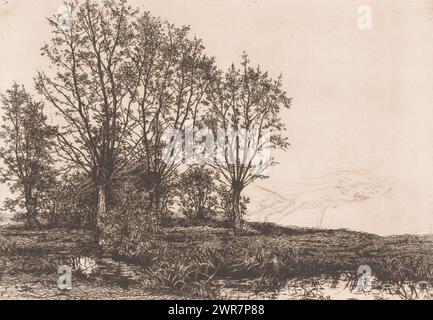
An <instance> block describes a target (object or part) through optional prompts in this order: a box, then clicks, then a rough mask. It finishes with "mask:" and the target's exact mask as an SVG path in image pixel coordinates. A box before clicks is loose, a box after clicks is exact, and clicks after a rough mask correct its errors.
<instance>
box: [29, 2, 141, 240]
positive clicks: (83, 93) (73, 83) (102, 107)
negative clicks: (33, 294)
mask: <svg viewBox="0 0 433 320" xmlns="http://www.w3.org/2000/svg"><path fill="white" fill-rule="evenodd" d="M68 5H69V8H70V12H69V14H70V19H69V25H68V27H67V28H65V26H64V25H63V24H61V23H59V20H58V17H56V16H54V17H52V18H49V19H48V21H49V23H50V25H51V27H52V35H53V36H52V39H51V42H50V43H49V44H46V45H45V46H44V47H43V48H42V55H45V56H47V57H48V60H49V62H50V63H51V67H52V70H54V73H52V72H50V71H47V73H45V72H39V73H38V76H37V78H36V87H37V89H38V90H39V92H40V93H41V94H43V96H44V97H45V98H46V99H47V100H48V101H49V102H50V105H51V106H52V107H53V108H54V110H55V111H57V112H56V114H57V115H58V117H59V118H58V120H57V121H58V123H59V125H58V126H57V130H56V137H57V141H58V144H57V145H58V149H57V151H58V154H59V155H60V157H61V158H62V159H64V160H66V162H67V163H69V164H70V166H71V167H73V168H75V169H79V170H82V171H84V172H86V173H87V175H88V176H89V177H90V179H91V180H92V181H93V184H94V186H95V187H96V188H97V194H98V205H97V210H96V212H95V217H94V225H95V227H96V231H97V234H98V235H101V232H102V231H103V219H104V216H105V215H106V214H107V205H108V204H109V201H108V200H109V192H110V187H111V184H112V180H113V179H114V178H115V177H116V175H118V174H119V173H120V172H121V171H122V169H123V168H124V167H125V166H126V165H127V164H128V162H129V161H130V160H131V159H132V158H133V155H134V150H135V146H134V145H131V144H130V143H128V142H127V138H128V136H129V135H130V134H131V131H132V130H133V127H132V124H131V121H130V120H131V115H132V110H131V104H132V103H133V102H134V101H135V100H136V97H135V94H134V91H133V90H132V91H131V88H130V87H129V86H130V85H131V81H130V80H129V79H130V77H131V74H130V71H131V68H130V66H131V64H132V63H133V61H132V60H131V57H130V56H129V55H127V54H126V52H127V51H128V48H129V47H130V46H131V43H132V41H131V40H132V39H133V37H134V33H133V25H132V23H131V20H132V19H133V18H134V17H135V15H136V14H137V11H136V10H133V9H132V8H131V7H130V6H127V4H126V2H125V1H114V0H110V1H104V2H103V3H102V4H98V3H96V2H94V1H90V0H86V1H84V2H74V3H69V4H68Z"/></svg>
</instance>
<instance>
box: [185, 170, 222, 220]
mask: <svg viewBox="0 0 433 320" xmlns="http://www.w3.org/2000/svg"><path fill="white" fill-rule="evenodd" d="M215 190H216V184H215V175H214V173H213V171H212V170H210V169H209V168H206V167H204V166H193V167H191V168H190V169H189V170H187V171H186V172H185V173H183V174H182V175H181V176H180V181H179V187H178V196H179V204H180V207H181V210H182V213H183V214H184V215H185V216H187V217H188V218H199V219H205V218H207V217H209V216H210V215H211V214H212V213H214V212H215V210H216V206H217V204H218V199H217V196H216V193H215Z"/></svg>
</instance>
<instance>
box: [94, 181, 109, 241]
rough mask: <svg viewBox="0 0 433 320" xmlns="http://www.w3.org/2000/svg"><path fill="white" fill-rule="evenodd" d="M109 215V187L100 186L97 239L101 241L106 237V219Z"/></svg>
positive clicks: (96, 217)
mask: <svg viewBox="0 0 433 320" xmlns="http://www.w3.org/2000/svg"><path fill="white" fill-rule="evenodd" d="M106 215H107V187H106V186H105V185H100V186H98V205H97V207H96V216H95V222H96V240H97V241H98V242H101V240H103V238H104V219H105V217H106Z"/></svg>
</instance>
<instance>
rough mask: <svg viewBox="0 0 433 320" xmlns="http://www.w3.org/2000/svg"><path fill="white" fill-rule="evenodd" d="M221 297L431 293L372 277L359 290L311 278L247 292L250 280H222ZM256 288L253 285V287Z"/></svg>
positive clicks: (391, 296) (411, 295) (377, 296)
mask: <svg viewBox="0 0 433 320" xmlns="http://www.w3.org/2000/svg"><path fill="white" fill-rule="evenodd" d="M220 285H222V286H223V287H222V290H221V291H222V292H221V294H222V296H223V297H224V298H230V299H253V300H256V299H272V300H297V299H314V300H400V299H431V298H432V291H431V290H430V289H431V288H428V287H427V286H426V285H425V284H424V283H422V282H421V283H417V284H413V283H410V282H407V283H402V284H393V285H390V284H384V283H380V282H379V281H377V280H376V279H374V278H372V287H371V289H370V290H361V289H359V288H357V287H356V284H355V283H354V282H353V281H352V280H351V279H345V278H344V277H342V278H340V279H337V280H336V279H329V278H326V277H314V278H309V279H292V280H289V281H288V282H287V283H286V284H285V285H283V286H282V287H281V288H279V289H274V290H269V288H268V289H255V290H254V289H251V288H253V287H254V286H255V285H256V283H254V281H251V280H250V281H240V280H227V279H226V280H223V281H221V282H220ZM256 287H257V286H256Z"/></svg>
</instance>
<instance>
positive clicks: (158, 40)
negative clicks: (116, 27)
mask: <svg viewBox="0 0 433 320" xmlns="http://www.w3.org/2000/svg"><path fill="white" fill-rule="evenodd" d="M135 32H136V35H135V36H134V38H133V40H132V42H133V45H132V46H130V47H129V49H127V54H128V56H129V58H130V59H131V60H132V61H133V64H132V69H131V72H130V73H131V74H133V75H134V78H133V80H132V82H131V85H130V86H129V88H130V94H131V96H134V98H135V100H134V103H133V107H134V108H135V109H136V110H137V111H138V117H137V118H134V120H135V123H136V124H137V128H138V130H136V131H134V136H135V141H139V142H140V143H139V144H138V149H139V154H140V158H139V163H140V168H141V174H142V176H143V177H144V179H146V181H147V182H148V189H147V190H148V191H149V192H150V202H149V204H150V207H149V208H148V210H150V211H151V212H153V213H154V218H155V223H156V224H158V223H159V218H160V217H159V215H160V212H161V210H162V207H161V205H162V202H163V201H164V197H163V196H164V195H165V191H166V190H167V189H168V187H169V185H170V184H171V182H172V181H173V180H174V179H175V178H176V175H177V172H178V169H179V167H180V162H177V161H166V160H167V158H166V156H167V155H166V154H165V153H164V149H165V147H166V146H167V143H169V142H170V140H169V139H168V137H169V136H170V137H171V133H173V132H183V131H185V129H186V128H187V126H190V127H191V130H193V129H194V128H196V127H198V126H200V124H201V120H202V116H204V114H205V113H204V109H205V105H204V98H205V93H206V90H207V87H208V86H209V83H210V81H211V75H212V74H213V72H214V70H215V66H214V60H213V59H212V58H209V57H207V56H206V55H205V53H204V46H203V43H202V41H201V40H200V39H197V38H193V39H190V38H189V28H188V27H181V28H177V27H175V26H173V25H171V24H169V23H166V22H161V21H160V20H159V19H156V18H152V17H151V16H150V15H149V14H147V13H145V14H143V15H142V16H140V18H139V19H138V20H137V21H136V24H135ZM133 84H134V85H133Z"/></svg>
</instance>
